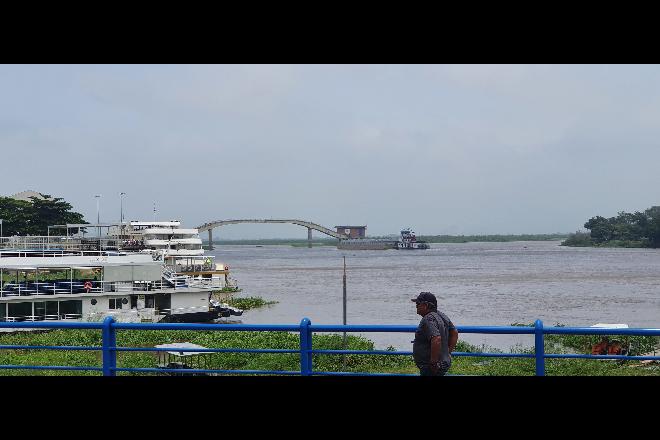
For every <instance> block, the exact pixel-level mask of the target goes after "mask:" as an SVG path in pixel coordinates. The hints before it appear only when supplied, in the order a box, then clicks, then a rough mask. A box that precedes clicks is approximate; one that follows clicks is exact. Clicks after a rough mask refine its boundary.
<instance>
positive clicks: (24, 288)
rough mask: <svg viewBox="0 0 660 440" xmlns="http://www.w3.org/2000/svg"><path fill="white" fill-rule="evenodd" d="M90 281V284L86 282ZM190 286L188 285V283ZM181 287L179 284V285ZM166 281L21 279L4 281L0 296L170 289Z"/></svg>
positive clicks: (0, 288)
mask: <svg viewBox="0 0 660 440" xmlns="http://www.w3.org/2000/svg"><path fill="white" fill-rule="evenodd" d="M86 283H90V284H86ZM189 286H190V285H189ZM180 287H181V286H180ZM171 288H172V286H170V285H169V284H168V283H165V282H163V281H162V280H158V281H88V280H56V281H47V280H46V281H42V282H34V281H21V282H18V283H16V282H5V283H3V284H2V287H0V297H2V298H10V297H17V296H41V295H79V294H86V293H96V294H104V293H105V294H108V293H125V292H126V293H134V292H140V293H142V292H150V291H159V290H163V289H171Z"/></svg>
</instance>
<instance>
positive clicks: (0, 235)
mask: <svg viewBox="0 0 660 440" xmlns="http://www.w3.org/2000/svg"><path fill="white" fill-rule="evenodd" d="M2 222H3V219H1V218H0V238H2V237H3V235H2Z"/></svg>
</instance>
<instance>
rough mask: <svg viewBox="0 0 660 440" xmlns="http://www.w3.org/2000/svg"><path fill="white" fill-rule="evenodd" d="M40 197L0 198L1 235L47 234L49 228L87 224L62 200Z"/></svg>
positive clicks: (45, 195)
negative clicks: (27, 199) (26, 198)
mask: <svg viewBox="0 0 660 440" xmlns="http://www.w3.org/2000/svg"><path fill="white" fill-rule="evenodd" d="M41 196H42V197H44V199H40V198H38V197H30V201H25V200H16V199H12V198H11V197H0V219H2V235H3V236H5V237H10V236H12V235H23V236H25V235H47V234H48V226H52V225H63V224H66V223H69V224H71V223H78V224H82V223H87V222H86V221H84V220H83V215H82V214H80V213H78V212H73V211H72V209H73V207H72V206H71V205H70V204H69V203H67V202H66V201H65V200H64V199H62V198H60V197H52V196H50V195H47V194H41Z"/></svg>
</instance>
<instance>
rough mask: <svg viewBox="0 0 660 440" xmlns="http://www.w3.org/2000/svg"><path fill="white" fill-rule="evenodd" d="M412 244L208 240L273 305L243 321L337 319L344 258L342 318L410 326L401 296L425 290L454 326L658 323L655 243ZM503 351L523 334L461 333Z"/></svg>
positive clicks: (659, 257)
mask: <svg viewBox="0 0 660 440" xmlns="http://www.w3.org/2000/svg"><path fill="white" fill-rule="evenodd" d="M431 246H432V247H431V249H429V250H419V251H398V250H385V251H347V250H338V249H336V248H334V247H330V246H321V247H314V248H312V249H308V248H300V247H291V246H263V247H256V246H217V247H216V249H215V250H214V251H211V252H209V253H210V254H212V255H216V256H217V260H218V261H222V262H226V263H227V264H229V265H230V268H231V273H232V276H233V277H234V278H235V279H236V280H237V281H238V284H239V287H241V288H242V289H243V292H242V293H240V294H239V295H237V296H238V297H240V296H246V297H247V296H259V297H262V298H264V299H266V300H273V301H278V304H276V305H273V306H268V307H264V308H261V309H256V310H249V311H246V312H245V313H244V314H243V316H242V317H241V320H242V322H243V323H251V324H297V323H299V322H300V320H301V319H302V318H303V317H308V318H310V319H311V321H312V323H315V324H341V323H342V261H343V260H342V257H343V256H346V264H347V280H348V281H347V285H348V288H347V292H348V295H347V296H348V307H347V321H348V323H349V324H397V325H416V324H417V323H418V322H419V318H420V317H419V316H418V315H416V314H415V307H414V304H413V303H412V302H411V301H410V298H412V297H414V296H416V295H417V294H418V293H419V292H420V291H424V290H425V291H431V292H433V293H434V294H435V295H436V296H437V297H438V300H439V301H438V302H439V307H440V309H441V310H443V311H444V312H445V313H447V315H448V316H449V317H450V318H451V319H452V321H453V322H454V324H456V325H458V326H461V325H510V324H513V323H532V322H534V321H535V320H536V319H541V320H542V321H543V322H544V324H545V325H555V324H557V323H559V324H563V325H567V326H590V325H593V324H596V323H626V324H628V325H629V326H630V327H643V328H658V327H660V250H653V249H596V248H568V247H562V246H559V242H556V241H552V242H510V243H465V244H432V245H431ZM363 336H365V337H368V338H369V339H371V340H373V341H374V342H375V343H376V346H377V347H378V348H384V347H387V346H388V345H392V346H394V347H396V348H397V349H406V350H408V349H411V344H410V341H411V340H412V335H411V334H410V335H409V334H395V333H370V334H363ZM462 338H463V339H465V340H466V341H468V342H470V343H473V344H477V345H481V344H487V345H490V346H493V347H497V348H501V349H508V348H509V347H511V346H514V345H523V346H531V345H533V337H532V336H511V335H476V334H464V335H462Z"/></svg>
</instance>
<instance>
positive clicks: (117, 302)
mask: <svg viewBox="0 0 660 440" xmlns="http://www.w3.org/2000/svg"><path fill="white" fill-rule="evenodd" d="M121 300H122V298H110V299H109V300H108V308H109V309H113V310H114V309H121V308H122V306H121Z"/></svg>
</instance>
